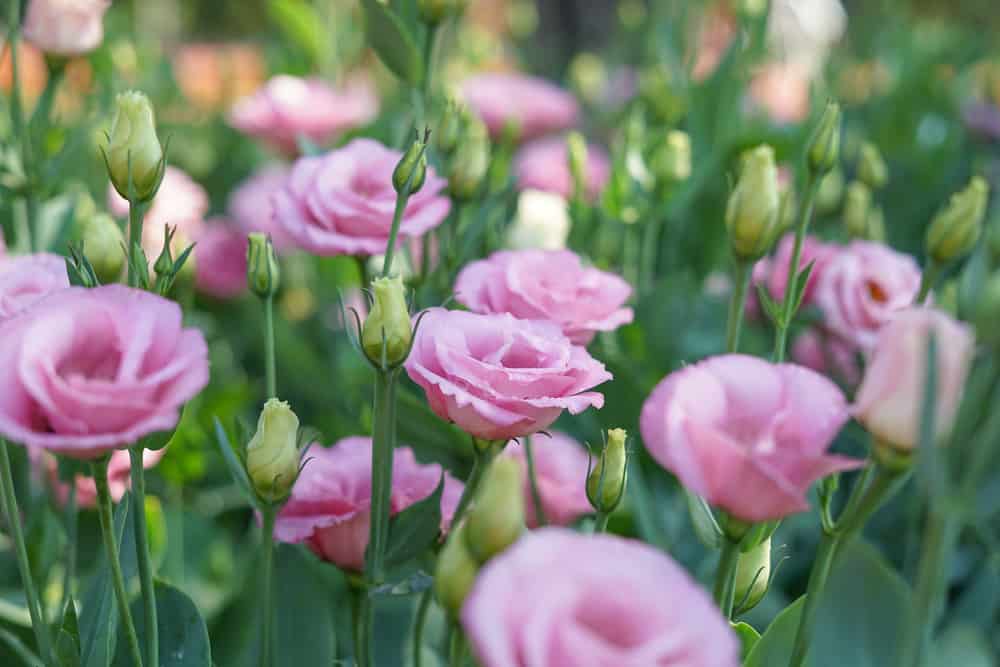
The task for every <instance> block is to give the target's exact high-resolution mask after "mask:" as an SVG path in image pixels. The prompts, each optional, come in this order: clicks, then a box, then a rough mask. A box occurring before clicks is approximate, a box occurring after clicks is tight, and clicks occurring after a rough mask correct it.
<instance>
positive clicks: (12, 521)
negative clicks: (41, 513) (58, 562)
mask: <svg viewBox="0 0 1000 667" xmlns="http://www.w3.org/2000/svg"><path fill="white" fill-rule="evenodd" d="M0 485H2V487H3V488H2V489H0V494H2V500H3V513H4V515H5V516H6V517H7V525H8V526H9V528H10V537H11V540H13V542H14V551H15V552H16V554H17V568H18V570H19V572H20V574H21V583H22V585H23V586H24V597H25V598H26V599H27V602H28V613H29V614H30V616H31V629H32V630H33V631H34V633H35V641H36V642H37V643H38V650H39V651H40V652H41V654H42V658H43V660H44V661H45V662H47V663H52V660H53V659H54V655H53V653H52V646H53V644H52V635H51V634H50V632H49V626H48V623H46V622H45V616H44V614H43V613H42V603H41V600H40V598H39V597H38V591H37V590H35V580H34V579H33V578H32V576H31V563H30V561H29V560H28V549H27V547H26V545H25V542H24V531H23V530H22V529H21V513H20V511H19V510H18V508H17V494H15V492H14V475H13V473H12V472H11V467H10V453H9V452H8V451H7V441H6V440H3V439H2V438H0ZM52 664H55V663H52Z"/></svg>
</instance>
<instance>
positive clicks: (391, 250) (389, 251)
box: [382, 170, 415, 278]
mask: <svg viewBox="0 0 1000 667" xmlns="http://www.w3.org/2000/svg"><path fill="white" fill-rule="evenodd" d="M414 171H415V170H414ZM410 178H411V180H412V178H413V175H412V174H411V175H410ZM409 199H410V181H407V182H406V187H405V188H403V191H402V192H400V193H399V195H397V196H396V210H395V211H394V212H393V214H392V227H391V228H390V229H389V242H388V243H386V246H385V260H384V261H383V262H382V277H383V278H387V277H388V276H389V271H391V270H392V257H393V255H394V254H395V253H396V237H397V236H399V225H400V223H401V222H402V220H403V211H405V210H406V202H407V201H408V200H409Z"/></svg>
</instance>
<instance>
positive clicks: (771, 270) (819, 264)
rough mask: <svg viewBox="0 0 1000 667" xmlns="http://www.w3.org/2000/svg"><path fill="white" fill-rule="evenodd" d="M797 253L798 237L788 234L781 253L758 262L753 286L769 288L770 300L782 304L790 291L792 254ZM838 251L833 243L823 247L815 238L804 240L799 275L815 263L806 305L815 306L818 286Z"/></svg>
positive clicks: (778, 252) (779, 246) (782, 240)
mask: <svg viewBox="0 0 1000 667" xmlns="http://www.w3.org/2000/svg"><path fill="white" fill-rule="evenodd" d="M794 249H795V234H793V233H788V234H785V235H784V236H783V237H782V238H781V241H779V242H778V250H777V252H775V253H774V257H772V258H765V259H762V260H760V261H759V262H757V264H756V265H755V267H754V283H763V284H764V285H765V286H766V287H767V291H768V293H769V294H770V295H771V298H772V299H774V300H775V301H776V302H778V303H781V302H782V301H783V300H784V298H785V290H786V289H787V288H788V282H789V280H788V273H789V269H790V268H791V263H792V251H793V250H794ZM838 250H839V248H838V246H835V245H833V244H830V243H824V242H823V241H821V240H820V239H818V238H816V237H815V236H806V237H805V238H804V239H803V240H802V250H801V254H800V255H799V266H798V271H799V272H801V271H802V270H803V269H805V267H807V266H809V264H810V263H812V265H813V268H812V272H810V274H809V280H808V281H807V282H806V288H805V291H804V292H803V296H802V303H803V305H810V304H812V303H813V298H814V296H815V294H816V284H817V282H818V281H819V279H820V276H821V275H823V272H824V271H825V270H826V267H827V265H828V264H829V263H830V261H831V260H832V259H833V257H834V255H836V254H837V252H838Z"/></svg>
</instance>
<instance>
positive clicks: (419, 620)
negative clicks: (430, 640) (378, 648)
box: [413, 588, 434, 667]
mask: <svg viewBox="0 0 1000 667" xmlns="http://www.w3.org/2000/svg"><path fill="white" fill-rule="evenodd" d="M433 599H434V593H433V592H432V591H431V589H429V588H428V589H427V590H426V591H424V592H423V593H422V594H421V595H420V603H419V604H418V605H417V615H416V617H415V618H414V620H413V667H421V665H422V664H423V656H422V655H421V653H422V652H423V646H424V626H425V625H426V624H427V612H428V611H430V608H431V600H433Z"/></svg>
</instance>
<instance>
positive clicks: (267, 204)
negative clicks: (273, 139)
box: [226, 165, 295, 254]
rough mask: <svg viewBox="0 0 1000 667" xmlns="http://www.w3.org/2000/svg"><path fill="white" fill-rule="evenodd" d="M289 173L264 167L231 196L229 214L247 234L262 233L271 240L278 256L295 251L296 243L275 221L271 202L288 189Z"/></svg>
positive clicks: (283, 168)
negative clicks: (281, 191)
mask: <svg viewBox="0 0 1000 667" xmlns="http://www.w3.org/2000/svg"><path fill="white" fill-rule="evenodd" d="M288 173H289V169H288V167H285V166H284V165H273V166H269V167H264V168H263V169H261V170H260V171H258V172H256V173H255V174H254V175H253V176H251V177H250V178H248V179H247V180H245V181H243V182H242V183H240V184H239V185H238V186H237V187H236V189H234V190H233V191H232V192H231V193H230V194H229V202H228V204H227V206H226V212H227V214H228V215H229V218H230V219H231V220H232V221H233V222H234V223H235V224H236V226H237V227H239V228H240V229H241V230H243V232H244V233H246V234H249V233H251V232H261V233H263V234H267V235H269V236H270V237H271V243H273V244H274V249H275V250H276V251H278V253H279V254H280V253H283V252H287V251H289V250H291V249H293V248H294V247H295V240H294V239H293V238H292V237H291V236H289V235H288V234H287V233H285V230H284V229H282V227H281V225H279V224H277V223H276V222H275V220H274V207H273V206H272V204H271V198H272V196H273V195H274V193H276V192H278V191H279V190H280V189H281V188H282V187H284V185H285V181H286V180H287V179H288Z"/></svg>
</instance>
